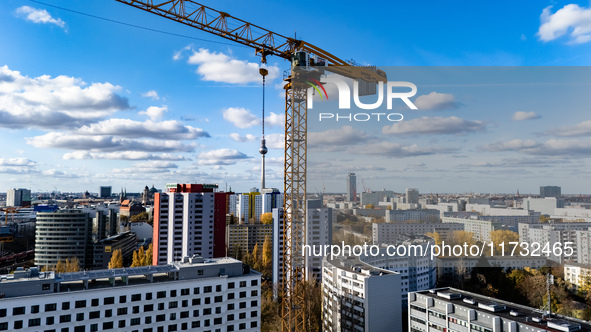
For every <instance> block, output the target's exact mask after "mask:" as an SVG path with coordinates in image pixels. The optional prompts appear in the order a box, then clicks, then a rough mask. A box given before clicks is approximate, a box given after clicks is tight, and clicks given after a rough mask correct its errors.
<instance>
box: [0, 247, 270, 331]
mask: <svg viewBox="0 0 591 332" xmlns="http://www.w3.org/2000/svg"><path fill="white" fill-rule="evenodd" d="M1 278H2V279H1V280H2V281H1V282H0V293H2V295H3V298H2V299H0V302H1V303H2V305H1V306H0V331H17V330H22V331H31V332H34V331H46V332H56V331H59V332H66V331H67V332H83V331H84V332H94V331H137V332H140V331H141V332H164V331H212V332H213V331H217V332H222V331H223V332H225V331H253V332H254V331H260V325H261V318H260V311H261V303H260V302H261V294H260V293H261V285H260V281H261V275H260V273H258V272H256V271H251V270H250V269H249V268H248V267H245V266H243V264H242V263H241V262H240V261H237V260H235V259H231V258H222V259H213V260H205V261H204V260H203V259H202V258H200V257H192V258H188V257H187V258H184V259H183V261H182V262H177V263H174V264H171V265H160V266H143V267H134V268H124V269H112V270H97V271H88V272H72V273H61V274H56V273H54V272H39V271H37V270H36V268H32V269H30V270H28V271H17V272H16V273H15V274H14V275H7V276H1Z"/></svg>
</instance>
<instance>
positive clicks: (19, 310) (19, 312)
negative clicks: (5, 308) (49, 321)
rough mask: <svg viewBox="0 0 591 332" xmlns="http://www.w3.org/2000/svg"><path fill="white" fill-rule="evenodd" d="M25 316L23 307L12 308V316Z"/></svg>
mask: <svg viewBox="0 0 591 332" xmlns="http://www.w3.org/2000/svg"><path fill="white" fill-rule="evenodd" d="M24 314H25V307H16V308H12V315H13V316H16V315H24Z"/></svg>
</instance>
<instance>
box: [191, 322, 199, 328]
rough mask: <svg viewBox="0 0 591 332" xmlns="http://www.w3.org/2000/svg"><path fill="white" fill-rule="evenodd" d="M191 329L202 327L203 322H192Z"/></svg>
mask: <svg viewBox="0 0 591 332" xmlns="http://www.w3.org/2000/svg"><path fill="white" fill-rule="evenodd" d="M191 327H192V328H196V327H201V322H200V321H196V322H191Z"/></svg>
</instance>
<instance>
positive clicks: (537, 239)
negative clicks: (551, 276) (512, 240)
mask: <svg viewBox="0 0 591 332" xmlns="http://www.w3.org/2000/svg"><path fill="white" fill-rule="evenodd" d="M589 227H591V223H585V222H569V223H555V224H519V241H520V242H527V243H529V246H530V247H531V246H532V243H538V244H540V245H541V246H542V247H544V246H545V245H546V244H549V246H550V249H551V250H550V253H549V256H548V257H547V258H548V259H549V260H551V261H554V262H556V263H559V264H560V263H564V262H569V261H570V262H576V261H578V260H579V252H580V251H579V250H583V251H582V252H581V253H582V254H583V255H584V254H585V252H586V253H587V255H588V254H589V251H588V248H589V245H588V242H587V244H586V245H585V243H584V242H581V245H582V246H583V247H581V246H579V245H578V244H579V242H578V241H579V240H582V239H583V238H579V239H577V233H578V232H579V231H587V230H588V229H589ZM567 242H570V243H571V245H570V246H571V247H572V248H573V255H571V256H567V255H565V254H564V250H563V253H562V255H556V254H555V253H554V251H553V250H552V248H553V246H554V245H555V244H556V243H560V244H561V247H562V248H563V249H564V245H565V243H567ZM536 246H537V244H536ZM585 249H586V250H585ZM540 253H541V254H544V253H542V252H541V251H540ZM557 253H559V252H558V251H557ZM569 253H570V252H569ZM544 255H545V254H544ZM584 257H585V256H582V258H581V259H582V260H583V261H584V259H585V258H584ZM587 257H589V256H587ZM587 259H588V258H587Z"/></svg>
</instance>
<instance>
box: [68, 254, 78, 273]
mask: <svg viewBox="0 0 591 332" xmlns="http://www.w3.org/2000/svg"><path fill="white" fill-rule="evenodd" d="M78 271H80V261H79V260H78V257H71V258H68V259H66V272H78Z"/></svg>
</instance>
